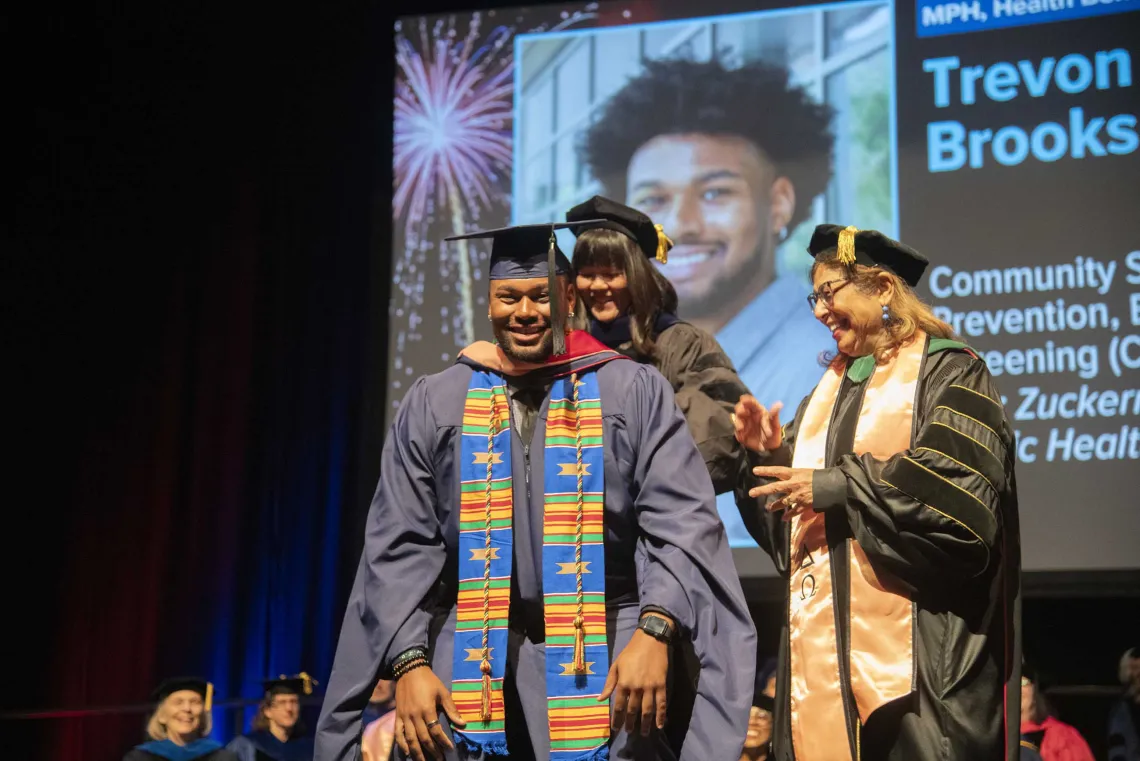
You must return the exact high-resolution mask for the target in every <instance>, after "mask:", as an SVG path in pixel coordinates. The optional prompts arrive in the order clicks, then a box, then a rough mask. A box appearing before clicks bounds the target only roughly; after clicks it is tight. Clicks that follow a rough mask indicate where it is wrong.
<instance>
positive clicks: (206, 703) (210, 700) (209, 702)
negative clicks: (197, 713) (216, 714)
mask: <svg viewBox="0 0 1140 761" xmlns="http://www.w3.org/2000/svg"><path fill="white" fill-rule="evenodd" d="M213 705H214V683H213V682H206V697H205V698H203V699H202V710H204V711H205V712H206V713H209V712H210V708H211V707H212V706H213Z"/></svg>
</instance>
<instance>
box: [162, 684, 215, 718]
mask: <svg viewBox="0 0 1140 761" xmlns="http://www.w3.org/2000/svg"><path fill="white" fill-rule="evenodd" d="M182 690H190V691H191V692H196V693H198V694H199V695H201V696H202V702H203V703H205V708H206V710H207V711H209V710H210V706H211V705H212V704H213V702H214V685H212V684H210V683H209V682H207V681H206V680H205V679H199V678H198V677H194V676H180V677H174V678H172V679H166V680H164V681H163V682H162V683H161V684H159V685H158V687H156V688H155V689H154V692H152V693H151V694H150V699H151V701H153V702H155V703H161V702H162V701H164V700H166V699H167V698H168V697H170V696H171V695H173V694H174V693H176V692H181V691H182Z"/></svg>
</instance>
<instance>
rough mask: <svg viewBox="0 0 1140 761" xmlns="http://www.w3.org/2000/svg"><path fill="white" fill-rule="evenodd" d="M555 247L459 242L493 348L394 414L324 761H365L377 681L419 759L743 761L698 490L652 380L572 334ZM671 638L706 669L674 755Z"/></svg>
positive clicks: (739, 675)
mask: <svg viewBox="0 0 1140 761" xmlns="http://www.w3.org/2000/svg"><path fill="white" fill-rule="evenodd" d="M565 226H566V225H534V226H529V227H521V228H509V229H506V230H499V231H493V232H489V233H476V234H474V235H472V236H468V237H491V238H492V241H493V242H492V247H491V270H490V277H489V281H490V283H489V294H488V295H489V300H488V318H489V319H490V320H491V323H492V327H493V330H494V334H495V338H496V343H495V344H490V343H487V342H478V343H475V344H473V345H471V346H469V347H467V348H466V349H464V350H463V352H462V353H461V355H460V359H459V361H458V362H457V363H456V364H455V365H454V366H452V367H450V368H448V369H446V370H444V371H443V372H440V373H437V374H435V375H430V376H426V377H421V378H419V379H418V380H417V381H416V383H415V384H414V385H413V386H412V388H411V389H410V390H409V392H408V394H407V396H406V397H405V398H404V401H403V402H402V404H401V405H400V410H399V412H398V413H397V414H396V419H395V422H394V423H393V425H392V428H391V430H390V431H389V434H388V437H387V440H386V441H385V446H384V452H383V454H382V456H381V461H380V484H379V487H378V488H377V491H376V495H375V497H374V499H373V503H372V508H371V510H370V512H369V516H368V523H367V527H366V532H365V545H364V552H363V555H362V557H361V562H360V567H359V570H358V572H357V577H356V583H355V586H354V589H353V592H352V594H351V596H350V598H349V604H348V610H347V612H346V614H345V618H344V623H343V624H342V627H341V632H340V642H339V644H338V646H337V653H336V659H335V662H334V665H333V670H332V676H331V677H330V679H329V688H328V690H327V691H326V692H325V704H324V709H323V712H322V715H321V721H320V724H319V725H318V732H317V753H316V758H317V759H318V761H352V760H353V759H356V758H357V756H358V754H359V752H360V751H359V743H360V735H361V730H360V723H361V714H362V713H363V711H364V708H365V705H366V704H367V702H368V698H369V695H370V694H371V692H372V689H373V685H375V683H376V680H377V679H378V678H385V679H386V678H392V679H394V680H395V682H396V721H395V739H396V743H397V744H398V746H399V747H400V750H401V751H402V752H403V753H404V754H408V755H411V756H412V757H413V758H415V759H417V761H419V760H421V759H424V758H429V757H430V758H440V757H443V758H446V759H449V760H452V761H454V760H455V759H464V760H470V761H475V760H476V759H480V760H481V759H491V758H501V757H503V756H508V757H509V758H510V759H512V761H548V760H550V759H555V761H597V760H598V759H603V758H605V757H607V755H608V756H609V757H610V758H614V759H617V758H630V759H639V760H640V761H667V760H671V759H675V758H678V757H679V758H680V759H682V761H719V760H722V759H734V758H736V756H737V754H738V753H739V752H740V748H741V746H742V745H743V742H744V732H745V726H746V723H747V716H748V708H749V704H750V703H751V699H752V692H753V665H754V662H753V657H754V656H753V654H754V653H755V647H756V645H755V639H756V634H755V630H754V629H753V626H752V621H751V619H750V618H749V615H748V608H747V606H746V605H745V603H744V595H743V592H742V591H741V588H740V581H739V579H738V577H737V573H736V569H735V567H734V566H733V563H732V555H731V553H730V550H729V547H728V542H727V539H726V537H725V533H724V527H723V525H722V524H721V522H720V520H719V519H718V518H717V515H716V512H715V510H714V507H713V489H712V483H711V482H710V480H709V476H708V472H707V470H706V469H705V465H704V462H703V461H702V460H701V457H700V454H699V453H698V451H697V448H696V446H695V445H694V443H693V438H692V436H691V435H690V434H689V431H688V428H687V426H686V424H685V419H684V417H683V416H682V414H681V411H680V410H679V409H678V408H677V404H676V401H675V400H674V397H673V392H672V389H671V388H670V387H669V383H668V382H667V381H666V380H665V378H663V377H662V376H661V374H660V373H659V372H657V370H655V369H653V367H651V366H648V365H644V364H639V363H636V362H631V361H629V360H628V358H626V357H624V356H622V355H621V354H619V353H617V352H615V351H613V350H611V349H609V348H607V347H606V346H604V345H603V344H601V343H599V342H598V341H597V340H595V339H594V338H592V337H591V336H590V335H589V334H588V333H584V332H582V331H571V332H569V333H568V332H567V331H566V330H565V327H564V325H565V323H564V320H565V318H566V317H567V316H568V313H569V312H571V311H573V309H574V307H575V302H576V298H575V293H574V284H573V283H572V282H571V281H570V266H569V265H570V263H569V262H568V261H567V260H566V258H565V257H564V256H563V255H562V254H561V252H559V251H558V248H557V245H556V242H555V238H554V228H555V227H565ZM678 639H681V640H686V641H688V642H689V643H691V645H692V647H693V648H694V650H695V651H696V653H697V656H698V657H699V658H700V661H701V665H702V678H701V680H700V683H699V686H698V687H697V694H696V697H695V700H694V702H693V705H692V709H691V719H690V720H684V721H682V722H681V723H682V725H683V729H686V730H687V734H686V735H685V736H684V738H683V745H681V747H680V748H678V747H676V745H674V744H673V743H671V742H670V740H669V738H668V736H667V735H666V734H665V732H663V731H662V730H663V728H664V727H665V726H666V723H667V722H666V716H667V715H668V714H669V707H670V706H669V697H670V696H669V694H668V690H667V689H666V682H667V673H668V667H669V650H670V646H671V645H672V644H673V643H675V642H676V641H677V640H678ZM611 660H612V664H611ZM672 718H673V717H672V716H670V720H672Z"/></svg>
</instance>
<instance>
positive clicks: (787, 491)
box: [735, 225, 1021, 761]
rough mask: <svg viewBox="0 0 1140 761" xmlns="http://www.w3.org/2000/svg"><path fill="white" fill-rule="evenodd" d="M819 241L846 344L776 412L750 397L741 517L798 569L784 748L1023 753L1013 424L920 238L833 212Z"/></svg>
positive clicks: (782, 565)
mask: <svg viewBox="0 0 1140 761" xmlns="http://www.w3.org/2000/svg"><path fill="white" fill-rule="evenodd" d="M809 253H810V254H811V255H812V256H813V257H814V258H815V263H814V265H813V268H812V283H813V288H814V291H813V293H812V294H811V295H810V296H809V297H808V302H809V305H810V307H811V309H812V310H813V311H814V313H815V317H816V319H818V320H819V321H820V322H822V323H824V324H825V325H826V326H827V327H828V329H830V330H831V335H832V338H833V339H834V340H835V352H834V356H833V358H832V360H831V362H830V364H829V365H828V367H827V369H826V371H825V372H824V375H823V378H822V379H821V380H820V382H819V384H818V385H817V386H816V388H815V390H814V391H813V392H812V393H811V394H810V395H809V396H808V397H807V398H806V399H804V400H803V401H802V402H801V403H800V404H799V407H798V408H797V409H796V412H795V415H794V416H793V417H792V420H791V421H790V422H789V423H788V424H787V425H784V426H781V424H780V405H779V404H776V405H773V407H772V409H765V408H764V407H763V406H761V405H760V404H759V403H758V402H757V401H756V400H755V399H753V398H751V397H746V398H745V399H742V400H741V402H740V403H739V404H738V405H737V406H736V411H735V426H736V436H737V438H738V439H739V441H740V442H741V443H742V444H743V445H744V446H745V447H746V449H747V450H748V451H749V453H750V459H751V462H750V463H749V467H748V469H747V472H745V473H742V474H741V486H740V487H739V488H740V489H741V494H739V495H738V496H739V497H743V496H744V495H743V493H744V492H745V491H746V492H747V494H748V495H749V496H750V497H753V498H755V500H756V501H755V502H753V503H752V505H751V509H746V503H745V502H744V501H743V500H740V501H739V502H738V504H740V505H741V506H742V512H744V513H747V514H746V515H744V516H743V517H744V519H745V521H746V523H747V525H748V526H749V530H750V531H751V533H752V535H753V536H754V537H755V538H756V540H757V542H758V543H759V544H760V546H761V547H763V548H765V549H766V550H767V551H768V552H769V553H770V554H771V556H772V558H773V559H774V560H775V562H776V565H777V567H778V568H779V569H780V571H781V573H782V574H783V575H784V576H785V577H786V579H787V583H788V589H787V593H788V606H787V611H788V616H787V619H786V621H785V631H784V637H783V641H782V644H781V654H780V670H779V676H778V680H777V681H778V684H777V689H776V694H777V695H778V696H779V700H778V701H777V703H776V711H775V724H774V728H773V735H774V737H773V745H774V751H775V758H778V759H781V761H787V760H790V759H795V761H840V760H843V759H860V758H862V759H891V760H894V759H898V760H899V761H902V759H906V760H907V761H922V760H923V759H942V760H944V761H946V760H949V761H975V760H977V759H1007V760H1012V759H1016V758H1017V757H1018V753H1019V741H1018V736H1019V723H1020V722H1019V717H1018V713H1019V701H1018V697H1017V696H1018V690H1019V688H1020V663H1021V656H1020V648H1021V644H1020V635H1019V628H1020V585H1019V579H1020V549H1019V534H1018V515H1017V487H1016V484H1015V481H1014V468H1013V462H1014V436H1013V430H1012V428H1011V426H1010V424H1009V421H1008V420H1007V418H1006V415H1005V411H1004V408H1003V406H1002V400H1001V395H1000V393H999V391H998V389H997V387H996V385H995V384H994V381H993V378H992V376H991V375H990V373H989V371H988V370H987V369H986V365H985V362H983V361H982V360H981V359H980V358H979V357H978V356H977V355H976V354H975V353H974V352H973V351H971V350H970V349H969V348H968V347H967V346H966V345H965V344H963V343H961V342H960V341H958V340H957V338H956V337H955V336H954V335H953V333H952V331H951V329H950V327H949V326H948V325H946V324H945V323H943V322H942V321H941V320H939V319H938V318H937V317H935V316H934V314H933V313H932V311H931V310H930V308H929V307H928V306H926V305H925V304H924V303H923V302H922V301H921V300H920V299H919V298H918V296H917V295H915V292H914V290H913V289H914V288H915V286H916V285H917V284H918V282H919V279H920V278H921V276H922V274H923V272H924V271H925V269H926V266H927V260H926V259H925V258H924V257H923V256H922V255H921V254H919V253H918V252H917V251H915V250H913V249H911V248H909V247H907V246H905V245H903V244H901V243H899V242H897V241H894V240H891V239H890V238H888V237H887V236H885V235H883V234H881V233H878V232H875V231H873V230H868V231H858V230H856V229H855V228H854V227H847V228H840V227H838V226H835V225H821V226H820V227H818V228H816V231H815V234H814V235H813V237H812V241H811V245H810V247H809Z"/></svg>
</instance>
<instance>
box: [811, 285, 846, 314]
mask: <svg viewBox="0 0 1140 761" xmlns="http://www.w3.org/2000/svg"><path fill="white" fill-rule="evenodd" d="M850 282H851V281H850V280H848V279H847V278H841V279H839V280H828V281H827V282H826V283H824V284H822V285H821V286H820V287H819V288H817V289H815V290H814V291H812V292H811V293H809V294H808V297H807V303H808V306H809V307H811V310H812V311H813V312H814V311H815V305H816V304H818V303H819V302H820V301H822V302H823V303H824V304H827V306H831V300H832V299H834V298H835V292H836V291H838V290H839V289H840V288H842V287H843V286H845V285H847V284H848V283H850ZM832 283H839V285H837V286H836V285H832Z"/></svg>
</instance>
